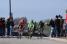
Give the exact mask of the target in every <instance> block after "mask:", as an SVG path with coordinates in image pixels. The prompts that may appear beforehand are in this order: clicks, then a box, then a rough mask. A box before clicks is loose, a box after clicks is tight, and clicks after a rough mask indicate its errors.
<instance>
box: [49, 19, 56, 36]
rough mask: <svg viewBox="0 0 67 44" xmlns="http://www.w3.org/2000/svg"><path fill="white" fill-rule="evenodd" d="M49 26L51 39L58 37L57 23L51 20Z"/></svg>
mask: <svg viewBox="0 0 67 44" xmlns="http://www.w3.org/2000/svg"><path fill="white" fill-rule="evenodd" d="M49 25H50V26H51V32H50V34H51V35H50V36H51V37H56V30H55V21H54V20H53V19H51V20H50V23H49Z"/></svg>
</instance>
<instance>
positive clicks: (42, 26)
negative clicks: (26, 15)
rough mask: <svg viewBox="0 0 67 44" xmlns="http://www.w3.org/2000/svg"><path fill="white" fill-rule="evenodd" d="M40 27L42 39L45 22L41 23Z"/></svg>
mask: <svg viewBox="0 0 67 44" xmlns="http://www.w3.org/2000/svg"><path fill="white" fill-rule="evenodd" d="M39 25H40V37H41V38H42V37H43V31H44V22H43V21H40V22H39Z"/></svg>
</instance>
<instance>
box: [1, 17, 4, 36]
mask: <svg viewBox="0 0 67 44" xmlns="http://www.w3.org/2000/svg"><path fill="white" fill-rule="evenodd" d="M0 36H5V19H4V18H0Z"/></svg>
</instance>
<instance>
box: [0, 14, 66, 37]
mask: <svg viewBox="0 0 67 44" xmlns="http://www.w3.org/2000/svg"><path fill="white" fill-rule="evenodd" d="M44 24H45V23H44V22H43V21H40V22H36V21H35V22H34V21H33V20H32V21H30V22H27V21H25V20H24V19H21V20H20V21H19V22H18V25H15V24H14V21H13V19H11V18H8V19H7V20H5V18H0V36H2V37H3V36H6V35H7V37H9V36H12V35H14V34H15V35H17V37H20V38H21V36H22V35H23V33H24V32H26V34H28V37H29V38H31V37H32V36H33V34H34V35H35V34H36V33H37V34H39V35H40V37H43V32H44V27H45V26H44ZM47 25H48V26H50V27H51V33H50V35H51V37H63V36H64V37H66V34H67V24H66V22H65V20H64V19H63V17H62V16H61V15H56V19H51V20H50V22H49V24H47ZM15 32H17V33H15Z"/></svg>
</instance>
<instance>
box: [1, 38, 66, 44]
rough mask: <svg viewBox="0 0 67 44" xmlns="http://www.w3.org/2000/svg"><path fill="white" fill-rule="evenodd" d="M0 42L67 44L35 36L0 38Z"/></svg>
mask: <svg viewBox="0 0 67 44" xmlns="http://www.w3.org/2000/svg"><path fill="white" fill-rule="evenodd" d="M0 44H67V42H63V41H55V40H52V39H49V38H43V39H37V38H32V39H28V38H22V39H17V38H0Z"/></svg>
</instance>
